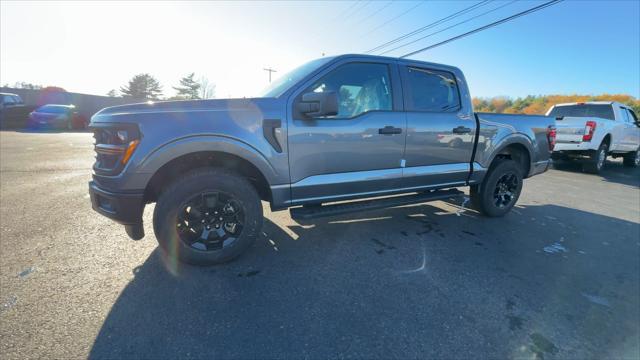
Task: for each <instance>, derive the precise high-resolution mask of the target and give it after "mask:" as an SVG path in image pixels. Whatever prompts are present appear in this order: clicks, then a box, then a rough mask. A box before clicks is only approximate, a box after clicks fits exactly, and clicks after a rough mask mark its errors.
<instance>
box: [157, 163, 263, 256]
mask: <svg viewBox="0 0 640 360" xmlns="http://www.w3.org/2000/svg"><path fill="white" fill-rule="evenodd" d="M262 220H263V219H262V204H261V202H260V197H259V196H258V193H257V192H256V190H255V188H254V187H253V186H252V185H251V183H249V181H247V179H245V178H243V177H241V176H238V175H236V174H234V173H231V172H228V171H225V170H222V169H204V170H196V171H193V172H191V173H188V174H187V175H185V176H184V177H182V178H179V179H178V180H176V181H174V182H173V184H171V185H170V186H169V187H168V188H167V189H165V191H163V193H162V194H161V195H160V197H159V199H158V202H157V204H156V207H155V210H154V213H153V227H154V231H155V234H156V238H157V239H158V243H159V244H160V247H161V248H162V249H163V250H164V252H165V254H166V255H167V256H169V257H172V258H177V259H179V260H181V261H183V262H187V263H190V264H194V265H214V264H219V263H224V262H227V261H230V260H233V259H234V258H236V257H237V256H239V255H240V254H242V253H243V252H244V251H245V250H246V249H247V248H249V247H250V246H251V245H252V244H253V242H254V241H255V239H256V237H257V235H258V233H259V232H260V228H261V227H262Z"/></svg>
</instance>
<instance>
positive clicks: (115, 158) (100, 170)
mask: <svg viewBox="0 0 640 360" xmlns="http://www.w3.org/2000/svg"><path fill="white" fill-rule="evenodd" d="M90 128H91V130H93V138H94V139H95V144H94V145H95V146H94V148H95V151H96V162H95V164H93V170H94V171H95V172H96V174H101V175H116V174H118V173H120V171H122V169H123V168H124V166H125V165H126V164H127V162H129V160H130V159H131V156H132V155H133V152H134V151H135V150H136V148H137V147H138V144H139V143H140V131H139V130H138V127H137V126H136V125H135V124H115V123H92V124H91V126H90Z"/></svg>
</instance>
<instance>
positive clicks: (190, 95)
mask: <svg viewBox="0 0 640 360" xmlns="http://www.w3.org/2000/svg"><path fill="white" fill-rule="evenodd" d="M195 75H196V74H195V73H191V74H188V75H186V76H185V77H183V78H181V79H180V80H179V81H178V85H177V86H173V89H174V90H176V92H177V94H176V95H175V96H172V97H169V98H162V95H163V93H162V91H163V90H162V85H160V82H159V81H158V80H157V79H156V78H154V77H153V76H151V75H150V74H146V73H144V74H138V75H135V76H134V77H132V78H131V80H129V82H128V83H127V85H124V86H122V87H120V94H121V95H122V96H128V97H133V98H136V99H149V100H160V99H162V100H194V99H212V98H215V94H216V85H215V84H214V83H212V82H210V81H209V79H207V78H206V77H204V76H201V77H199V78H198V79H196V78H195ZM107 96H111V97H116V96H118V93H117V92H116V90H115V89H114V90H111V91H109V92H108V93H107Z"/></svg>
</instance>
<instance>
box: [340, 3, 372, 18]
mask: <svg viewBox="0 0 640 360" xmlns="http://www.w3.org/2000/svg"><path fill="white" fill-rule="evenodd" d="M370 2H371V0H368V1H362V2H361V3H360V4H359V5H358V6H356V7H355V8H354V11H352V12H351V13H350V14H349V16H353V15H355V14H357V13H358V12H359V11H361V10H362V9H364V8H366V7H367V5H369V3H370ZM343 17H344V19H345V20H347V18H348V17H347V14H346V13H345V14H344V16H343Z"/></svg>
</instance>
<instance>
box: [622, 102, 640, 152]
mask: <svg viewBox="0 0 640 360" xmlns="http://www.w3.org/2000/svg"><path fill="white" fill-rule="evenodd" d="M620 114H621V118H622V121H623V122H624V127H623V128H622V129H621V137H620V140H621V143H622V146H621V150H624V151H636V150H637V149H638V147H639V146H640V124H639V123H638V118H637V117H636V114H635V113H634V112H633V110H631V109H629V108H624V107H621V108H620Z"/></svg>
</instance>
